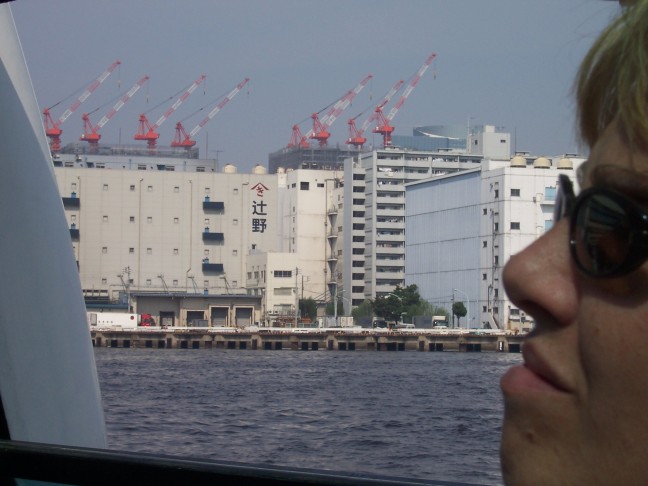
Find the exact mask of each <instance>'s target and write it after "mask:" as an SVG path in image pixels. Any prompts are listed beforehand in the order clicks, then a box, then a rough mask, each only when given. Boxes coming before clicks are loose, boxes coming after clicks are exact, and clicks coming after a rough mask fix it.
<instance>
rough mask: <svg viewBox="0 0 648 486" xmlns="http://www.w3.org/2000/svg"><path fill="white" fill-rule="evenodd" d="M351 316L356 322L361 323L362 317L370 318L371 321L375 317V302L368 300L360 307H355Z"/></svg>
mask: <svg viewBox="0 0 648 486" xmlns="http://www.w3.org/2000/svg"><path fill="white" fill-rule="evenodd" d="M351 315H352V316H353V319H354V320H355V321H356V322H360V319H361V318H362V317H368V318H369V319H372V318H373V315H374V306H373V302H372V301H371V300H369V299H366V300H364V301H363V302H362V304H360V305H359V306H358V307H355V308H354V309H353V310H352V311H351Z"/></svg>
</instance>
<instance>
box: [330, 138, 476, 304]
mask: <svg viewBox="0 0 648 486" xmlns="http://www.w3.org/2000/svg"><path fill="white" fill-rule="evenodd" d="M482 159H483V157H482V156H480V155H469V154H465V153H457V152H451V151H450V152H425V151H413V150H404V149H397V148H387V149H380V150H373V151H370V152H362V153H358V154H357V155H355V156H354V157H353V158H352V159H349V160H347V161H346V162H345V170H344V180H345V184H344V198H343V199H344V216H343V221H344V224H343V225H342V226H343V228H344V234H343V239H342V240H343V241H342V245H341V251H342V254H343V255H344V268H343V270H342V276H341V283H340V285H339V287H340V288H341V289H342V290H343V291H344V292H345V295H346V296H347V298H348V299H349V301H348V302H347V301H345V309H347V306H353V307H355V306H357V305H359V304H361V303H362V302H363V301H364V300H365V299H375V298H376V297H377V296H384V295H387V294H389V293H390V292H392V291H393V290H394V289H395V288H396V286H399V285H400V286H404V285H405V185H406V184H407V183H410V182H415V181H420V180H423V179H429V178H430V177H433V176H437V175H444V174H448V173H452V172H458V171H462V170H466V169H471V168H475V167H479V165H480V163H481V161H482ZM339 240H340V238H338V245H340V241H339ZM338 248H340V247H338Z"/></svg>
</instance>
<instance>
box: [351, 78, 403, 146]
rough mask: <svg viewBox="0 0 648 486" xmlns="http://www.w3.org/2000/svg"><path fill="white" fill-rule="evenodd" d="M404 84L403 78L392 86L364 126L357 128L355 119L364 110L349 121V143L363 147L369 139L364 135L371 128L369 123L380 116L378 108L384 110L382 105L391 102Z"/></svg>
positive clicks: (361, 113)
mask: <svg viewBox="0 0 648 486" xmlns="http://www.w3.org/2000/svg"><path fill="white" fill-rule="evenodd" d="M403 84H405V81H403V80H402V79H401V80H400V81H398V82H397V83H396V84H395V85H394V86H392V88H391V89H390V90H389V91H388V92H387V94H386V95H385V97H384V98H383V99H382V101H381V102H380V103H379V104H378V106H376V108H375V109H374V112H373V113H372V114H371V116H370V117H369V118H367V119H366V120H365V122H364V123H363V124H362V127H360V129H358V128H356V125H355V121H356V119H357V118H359V117H360V116H362V115H363V114H364V111H362V112H360V113H358V114H357V115H356V116H354V117H353V118H351V119H350V120H349V121H348V122H347V123H348V124H349V138H348V139H347V141H346V143H347V144H348V145H353V146H355V147H356V148H362V147H363V146H364V144H365V142H366V141H367V139H366V138H364V137H363V134H364V132H365V131H366V130H367V128H369V125H370V124H371V123H372V122H373V121H374V120H376V118H378V110H382V107H383V106H385V105H386V104H387V103H389V101H390V100H391V99H392V98H393V96H394V95H395V94H396V93H397V92H398V90H399V89H401V86H403ZM365 111H366V110H365Z"/></svg>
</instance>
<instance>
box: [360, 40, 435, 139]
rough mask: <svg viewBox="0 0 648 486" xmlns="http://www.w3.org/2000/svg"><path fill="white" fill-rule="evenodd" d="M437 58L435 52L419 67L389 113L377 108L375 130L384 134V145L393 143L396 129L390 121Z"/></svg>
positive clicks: (380, 107)
mask: <svg viewBox="0 0 648 486" xmlns="http://www.w3.org/2000/svg"><path fill="white" fill-rule="evenodd" d="M435 58H436V53H434V52H433V53H432V54H430V55H429V56H428V57H427V59H426V60H425V62H424V63H423V65H422V66H421V67H420V68H419V70H418V71H417V72H416V74H415V75H414V77H413V78H412V81H410V83H409V85H408V86H407V88H405V91H404V92H403V94H402V95H401V97H400V99H399V100H398V102H397V103H396V104H395V105H394V106H393V108H392V109H391V110H390V111H389V114H388V115H387V116H385V115H384V114H383V111H382V108H383V107H382V106H379V107H377V108H376V115H377V118H378V120H379V121H378V126H377V127H376V128H374V130H373V132H374V133H380V134H381V135H382V136H383V145H384V146H385V147H387V146H389V145H391V134H392V132H393V131H394V127H393V126H392V125H391V124H390V122H391V121H392V119H393V118H394V116H395V115H396V113H398V110H399V109H400V108H401V106H403V103H405V100H407V98H408V97H409V95H410V94H411V93H412V91H413V90H414V88H415V87H416V85H417V84H418V82H419V81H420V80H421V77H423V74H425V71H427V69H428V67H430V64H432V61H433V60H434V59H435ZM383 106H384V105H383Z"/></svg>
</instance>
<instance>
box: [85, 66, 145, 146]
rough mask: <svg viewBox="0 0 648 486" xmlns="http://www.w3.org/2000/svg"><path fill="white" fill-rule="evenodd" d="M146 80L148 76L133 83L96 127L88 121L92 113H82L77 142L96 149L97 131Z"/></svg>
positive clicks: (98, 138)
mask: <svg viewBox="0 0 648 486" xmlns="http://www.w3.org/2000/svg"><path fill="white" fill-rule="evenodd" d="M148 79H149V77H148V76H144V77H143V78H142V79H140V80H139V81H138V82H137V83H135V85H134V86H133V87H132V88H131V89H129V90H128V91H127V92H126V94H124V95H123V96H122V97H120V98H119V101H117V103H115V104H114V105H113V107H112V108H111V109H110V111H109V112H108V113H106V114H105V115H104V117H103V118H102V119H101V120H99V122H98V123H97V125H96V126H92V122H91V121H90V115H91V114H92V113H84V114H83V116H82V117H81V118H82V119H83V134H82V135H81V138H79V140H81V141H85V142H88V143H89V144H90V147H92V148H96V147H97V145H98V144H99V140H100V139H101V134H100V133H99V130H100V129H101V128H103V126H104V125H105V124H106V123H108V121H109V120H110V119H111V118H112V117H113V116H115V113H117V112H118V111H119V110H120V109H121V107H122V106H124V105H125V104H126V102H127V101H128V100H130V99H131V98H132V97H133V95H134V94H135V93H137V91H139V89H140V88H141V87H142V85H143V84H144V83H145V82H146V81H148ZM95 111H96V110H95Z"/></svg>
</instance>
